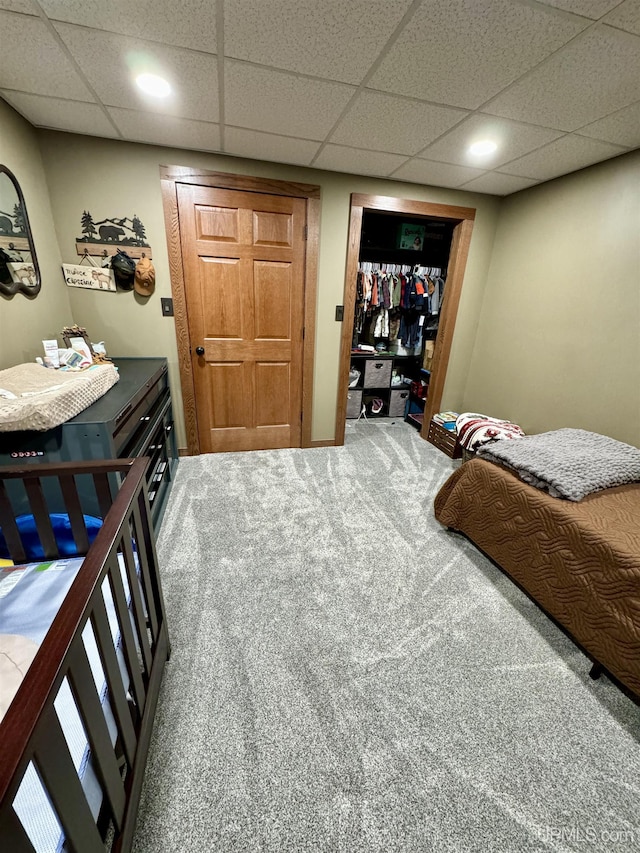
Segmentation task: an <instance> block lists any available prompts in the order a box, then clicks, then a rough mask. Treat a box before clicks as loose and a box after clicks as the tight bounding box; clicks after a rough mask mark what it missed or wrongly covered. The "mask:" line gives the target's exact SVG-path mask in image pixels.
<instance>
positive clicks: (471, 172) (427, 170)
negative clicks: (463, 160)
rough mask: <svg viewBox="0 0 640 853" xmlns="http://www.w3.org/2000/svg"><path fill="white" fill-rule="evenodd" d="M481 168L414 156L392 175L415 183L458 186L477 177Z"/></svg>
mask: <svg viewBox="0 0 640 853" xmlns="http://www.w3.org/2000/svg"><path fill="white" fill-rule="evenodd" d="M483 173H484V170H483V169H469V168H467V167H466V166H451V165H449V164H448V163H434V162H433V161H432V160H422V159H420V158H419V157H414V158H413V160H410V161H409V162H408V163H405V164H404V166H401V167H400V168H399V169H398V170H397V171H396V172H394V173H393V175H392V177H393V178H394V180H395V179H396V178H399V179H400V180H403V181H413V182H414V183H415V184H431V185H432V186H435V187H459V186H460V185H461V184H464V183H466V182H467V181H470V180H471V179H472V178H478V177H480V175H482V174H483Z"/></svg>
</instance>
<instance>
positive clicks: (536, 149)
mask: <svg viewBox="0 0 640 853" xmlns="http://www.w3.org/2000/svg"><path fill="white" fill-rule="evenodd" d="M567 136H580V138H581V139H587V140H589V142H598V141H602V142H605V143H606V144H607V145H613V146H614V147H616V148H620V154H626V153H627V152H628V151H629V150H635V149H629V148H623V147H622V146H619V145H617V144H616V143H615V142H606V140H597V139H593V138H592V137H591V136H582V135H581V134H579V133H574V132H573V131H571V132H569V133H565V134H564V136H560V137H559V138H558V139H552V140H551V142H545V143H544V144H543V145H539V146H538V147H537V148H532V149H531V151H527V153H526V154H521V155H520V156H519V157H514V158H513V159H511V160H507V161H506V162H505V163H501V164H500V166H498V167H496V169H494V170H492V171H497V170H498V169H505V168H507V167H508V166H510V165H511V164H512V163H517V162H518V160H522V159H523V158H524V157H529V156H530V155H531V154H537V153H538V152H539V151H541V150H542V149H543V148H547V147H548V146H549V145H555V143H556V142H559V141H560V140H561V139H564V138H565V137H567ZM611 156H612V157H617V156H618V155H617V154H612V155H611ZM605 159H606V158H605ZM600 162H602V161H601V160H595V161H594V162H593V163H591V164H590V165H592V166H595V164H596V163H600ZM587 165H589V164H587ZM578 168H580V169H586V168H587V166H579V167H578ZM574 171H575V170H574ZM505 174H510V173H509V172H505ZM513 177H516V178H524V177H531V176H530V175H514V176H513ZM532 180H543V179H541V178H532Z"/></svg>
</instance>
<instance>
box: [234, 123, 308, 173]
mask: <svg viewBox="0 0 640 853" xmlns="http://www.w3.org/2000/svg"><path fill="white" fill-rule="evenodd" d="M319 146H320V143H319V142H310V141H309V140H308V139H292V138H291V137H290V136H276V135H274V134H271V133H260V132H259V131H257V130H245V129H244V128H241V127H228V126H227V127H226V128H225V131H224V149H225V153H227V154H234V155H236V156H238V157H251V158H252V159H254V160H269V161H273V162H275V163H295V164H296V165H299V166H308V165H310V163H311V161H312V160H313V158H314V157H315V155H316V152H317V150H318V148H319Z"/></svg>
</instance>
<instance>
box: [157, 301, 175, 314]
mask: <svg viewBox="0 0 640 853" xmlns="http://www.w3.org/2000/svg"><path fill="white" fill-rule="evenodd" d="M160 304H161V305H162V316H163V317H173V299H165V298H161V299H160Z"/></svg>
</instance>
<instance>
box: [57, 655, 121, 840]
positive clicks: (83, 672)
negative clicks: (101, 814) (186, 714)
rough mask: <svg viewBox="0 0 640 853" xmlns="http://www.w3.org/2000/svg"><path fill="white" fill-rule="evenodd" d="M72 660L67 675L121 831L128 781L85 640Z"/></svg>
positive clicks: (98, 770) (117, 825) (118, 828)
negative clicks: (101, 700) (124, 781)
mask: <svg viewBox="0 0 640 853" xmlns="http://www.w3.org/2000/svg"><path fill="white" fill-rule="evenodd" d="M69 664H70V665H69V670H68V672H67V678H68V679H69V683H70V684H71V689H72V691H73V694H74V697H75V700H76V703H77V705H78V708H79V710H80V716H81V717H82V718H83V721H84V723H85V726H84V727H85V730H86V732H87V735H88V738H89V743H90V745H91V755H92V760H93V761H94V762H95V766H96V771H97V774H98V776H99V777H100V780H101V782H102V786H103V789H104V792H105V794H106V796H107V798H108V800H109V805H110V806H111V815H112V817H113V822H114V824H115V827H116V829H117V830H118V831H119V830H120V828H121V827H122V818H123V816H124V809H125V804H126V796H125V792H124V785H123V784H122V778H121V776H120V771H119V770H118V762H117V761H116V756H115V753H114V750H113V746H112V744H111V737H110V735H109V729H108V728H107V723H106V720H105V718H104V711H103V709H102V705H101V703H100V698H99V696H98V693H97V691H96V687H95V681H94V679H93V674H92V672H91V665H90V664H89V659H88V657H87V652H86V649H85V647H84V644H83V643H82V640H79V641H77V642H76V644H75V648H74V649H73V651H72V653H71V655H70V657H69Z"/></svg>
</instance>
